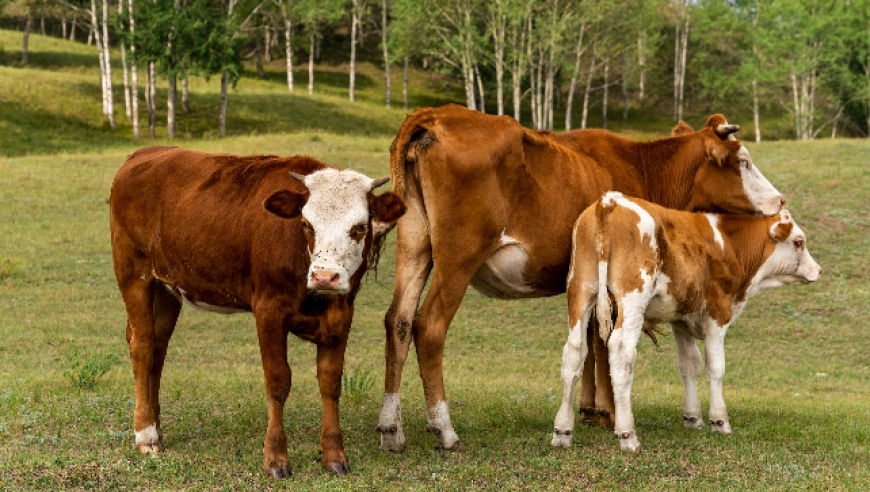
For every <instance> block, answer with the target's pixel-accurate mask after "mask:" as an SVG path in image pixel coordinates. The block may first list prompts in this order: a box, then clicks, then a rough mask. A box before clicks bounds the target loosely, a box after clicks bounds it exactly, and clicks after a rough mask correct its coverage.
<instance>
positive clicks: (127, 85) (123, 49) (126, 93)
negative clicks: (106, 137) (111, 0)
mask: <svg viewBox="0 0 870 492" xmlns="http://www.w3.org/2000/svg"><path fill="white" fill-rule="evenodd" d="M123 15H124V0H121V1H120V2H118V17H121V16H123ZM121 68H122V69H123V70H124V112H125V113H126V115H127V119H128V120H129V119H131V118H132V116H133V115H132V108H131V107H130V103H131V101H130V83H129V80H130V78H129V75H128V74H127V47H126V46H125V45H124V42H123V41H121Z"/></svg>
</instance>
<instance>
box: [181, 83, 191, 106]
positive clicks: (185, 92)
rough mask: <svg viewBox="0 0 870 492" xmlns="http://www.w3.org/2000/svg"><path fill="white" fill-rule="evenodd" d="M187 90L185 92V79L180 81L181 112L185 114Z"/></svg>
mask: <svg viewBox="0 0 870 492" xmlns="http://www.w3.org/2000/svg"><path fill="white" fill-rule="evenodd" d="M188 95H189V94H188V90H187V77H185V78H184V79H182V81H181V112H182V113H187V112H188V111H189V109H188V108H187V100H188Z"/></svg>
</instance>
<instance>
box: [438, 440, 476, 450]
mask: <svg viewBox="0 0 870 492" xmlns="http://www.w3.org/2000/svg"><path fill="white" fill-rule="evenodd" d="M436 449H443V450H445V451H458V452H462V451H465V450H466V449H468V448H466V447H465V444H462V441H456V442H454V443H453V444H452V445H451V446H450V447H447V446H437V447H436Z"/></svg>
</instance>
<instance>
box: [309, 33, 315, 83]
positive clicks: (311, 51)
mask: <svg viewBox="0 0 870 492" xmlns="http://www.w3.org/2000/svg"><path fill="white" fill-rule="evenodd" d="M315 38H316V36H315V35H314V33H313V32H312V33H311V46H310V48H309V50H308V94H314V41H315Z"/></svg>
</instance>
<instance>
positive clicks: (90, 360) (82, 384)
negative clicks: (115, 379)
mask: <svg viewBox="0 0 870 492" xmlns="http://www.w3.org/2000/svg"><path fill="white" fill-rule="evenodd" d="M117 361H118V357H117V356H116V355H114V354H105V353H88V351H87V350H85V349H81V348H80V347H79V346H78V345H76V344H75V341H73V345H72V347H71V348H70V349H69V352H68V353H67V354H66V357H65V366H66V368H67V369H66V370H65V371H64V372H63V375H64V377H66V378H69V380H70V381H72V383H73V385H74V386H75V387H76V388H80V389H86V390H90V389H93V388H94V386H95V385H96V384H97V379H99V378H100V377H102V376H104V375H105V374H106V373H107V372H109V371H110V370H111V369H112V366H113V365H114V364H115V362H117Z"/></svg>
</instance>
